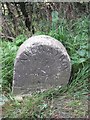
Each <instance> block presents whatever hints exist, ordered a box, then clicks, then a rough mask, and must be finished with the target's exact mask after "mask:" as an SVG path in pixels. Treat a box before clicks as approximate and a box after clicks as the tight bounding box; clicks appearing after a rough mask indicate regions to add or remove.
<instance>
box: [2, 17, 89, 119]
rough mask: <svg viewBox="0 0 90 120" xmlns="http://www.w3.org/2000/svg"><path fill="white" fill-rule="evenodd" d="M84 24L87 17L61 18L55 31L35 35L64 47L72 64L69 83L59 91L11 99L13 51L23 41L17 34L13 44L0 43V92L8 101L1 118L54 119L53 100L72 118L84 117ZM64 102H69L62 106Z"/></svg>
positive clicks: (86, 22)
mask: <svg viewBox="0 0 90 120" xmlns="http://www.w3.org/2000/svg"><path fill="white" fill-rule="evenodd" d="M88 24H89V18H88V17H82V18H79V19H76V20H71V21H70V22H67V21H66V20H62V19H61V20H60V22H59V27H58V28H56V29H54V28H52V29H51V30H50V31H49V32H48V33H47V32H45V31H44V32H41V31H39V32H37V33H36V34H47V35H50V36H52V37H54V38H56V39H58V40H59V41H61V42H62V43H63V45H64V46H65V47H66V49H67V51H68V53H69V55H70V58H71V62H72V75H71V79H70V81H71V84H68V85H67V86H65V87H63V88H55V89H50V90H48V91H46V92H43V93H34V94H33V95H32V96H31V97H24V98H22V100H21V101H19V100H17V99H15V98H14V96H13V94H11V85H12V79H13V65H14V59H15V56H16V52H17V50H18V48H19V46H20V45H21V44H22V43H23V42H24V41H25V40H26V39H27V38H26V36H25V35H20V36H18V37H17V38H16V40H15V41H14V42H7V41H4V40H1V41H0V46H1V49H2V51H1V55H2V57H1V59H0V63H1V65H2V71H1V72H2V78H1V79H2V90H3V91H2V92H3V93H4V94H7V96H8V98H9V102H7V103H6V104H5V105H4V107H3V113H4V115H3V116H5V117H8V118H15V117H16V118H20V117H23V118H26V117H30V116H31V117H32V118H33V119H36V118H44V117H48V118H50V117H52V116H53V117H54V118H56V116H58V114H59V113H55V108H54V105H53V103H54V102H55V101H57V105H58V104H59V101H61V102H62V103H63V106H62V108H65V107H66V106H67V108H66V109H70V112H71V113H72V114H73V117H82V116H87V109H86V108H87V107H86V106H87V104H88V103H86V102H87V95H88V94H89V90H88V86H89V82H88V78H89V77H90V76H89V72H90V66H89V64H88V61H89V56H88ZM56 99H57V100H56ZM61 99H62V100H61ZM65 101H66V102H67V101H69V102H68V103H67V104H66V102H65ZM58 106H59V105H58ZM78 106H81V108H80V109H79V108H78ZM58 109H59V108H58ZM82 109H84V110H82ZM64 110H65V109H64ZM66 111H67V110H66ZM66 111H64V112H65V114H66V113H67V112H66ZM62 113H63V109H62ZM59 116H60V115H59ZM66 116H67V115H66Z"/></svg>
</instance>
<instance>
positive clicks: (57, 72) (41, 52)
mask: <svg viewBox="0 0 90 120" xmlns="http://www.w3.org/2000/svg"><path fill="white" fill-rule="evenodd" d="M70 73H71V62H70V57H69V55H68V53H67V51H66V49H65V47H64V46H63V44H62V43H61V42H59V41H58V40H56V39H55V38H52V37H50V36H47V35H37V36H32V37H31V38H29V39H28V40H26V41H25V42H24V43H23V44H22V45H21V46H20V48H19V50H18V52H17V56H16V59H15V63H14V75H13V92H14V93H15V94H26V93H29V92H31V91H38V90H42V89H49V88H51V87H55V86H62V85H66V84H67V83H68V80H69V78H70Z"/></svg>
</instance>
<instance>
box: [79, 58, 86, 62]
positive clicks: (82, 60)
mask: <svg viewBox="0 0 90 120" xmlns="http://www.w3.org/2000/svg"><path fill="white" fill-rule="evenodd" d="M85 61H86V58H80V59H79V60H78V63H83V62H85Z"/></svg>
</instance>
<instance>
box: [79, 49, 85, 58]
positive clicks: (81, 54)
mask: <svg viewBox="0 0 90 120" xmlns="http://www.w3.org/2000/svg"><path fill="white" fill-rule="evenodd" d="M78 54H79V55H80V56H82V57H83V56H85V54H86V50H78Z"/></svg>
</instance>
